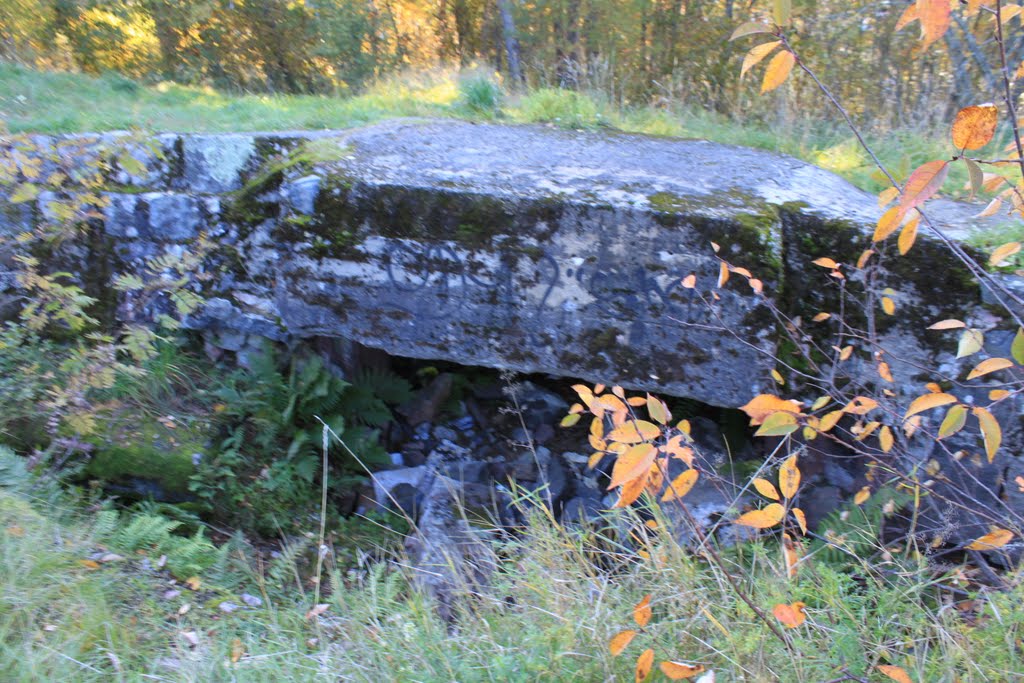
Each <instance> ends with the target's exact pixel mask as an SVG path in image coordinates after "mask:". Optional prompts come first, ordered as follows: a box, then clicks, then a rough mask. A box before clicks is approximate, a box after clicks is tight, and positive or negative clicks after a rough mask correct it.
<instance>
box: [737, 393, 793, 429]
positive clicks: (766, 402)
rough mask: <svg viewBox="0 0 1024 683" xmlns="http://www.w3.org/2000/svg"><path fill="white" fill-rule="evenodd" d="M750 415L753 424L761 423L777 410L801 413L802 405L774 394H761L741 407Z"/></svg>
mask: <svg viewBox="0 0 1024 683" xmlns="http://www.w3.org/2000/svg"><path fill="white" fill-rule="evenodd" d="M740 410H742V411H743V412H745V413H746V414H747V415H748V416H749V417H750V424H751V425H759V424H761V423H762V422H764V420H765V418H767V417H768V416H769V415H771V414H773V413H777V412H787V413H794V414H796V415H799V414H800V406H799V405H797V403H796V402H795V401H787V400H785V399H781V398H779V397H778V396H773V395H772V394H760V395H758V396H755V397H754V398H752V399H750V401H749V402H747V404H746V405H744V406H742V407H741V408H740Z"/></svg>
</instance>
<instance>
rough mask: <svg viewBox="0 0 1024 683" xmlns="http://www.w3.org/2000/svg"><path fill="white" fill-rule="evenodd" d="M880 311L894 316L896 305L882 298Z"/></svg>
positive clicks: (886, 298)
mask: <svg viewBox="0 0 1024 683" xmlns="http://www.w3.org/2000/svg"><path fill="white" fill-rule="evenodd" d="M882 310H883V311H885V314H886V315H895V313H896V303H895V302H894V301H893V300H892V299H890V298H889V297H887V296H883V297H882Z"/></svg>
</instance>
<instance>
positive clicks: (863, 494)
mask: <svg viewBox="0 0 1024 683" xmlns="http://www.w3.org/2000/svg"><path fill="white" fill-rule="evenodd" d="M870 497H871V487H870V486H864V487H862V488H861V490H860V491H857V495H855V496H854V497H853V504H854V505H861V504H863V503H864V502H865V501H866V500H867V499H868V498H870Z"/></svg>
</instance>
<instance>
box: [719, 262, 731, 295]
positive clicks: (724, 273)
mask: <svg viewBox="0 0 1024 683" xmlns="http://www.w3.org/2000/svg"><path fill="white" fill-rule="evenodd" d="M728 281H729V266H727V265H726V264H725V261H720V262H719V263H718V287H719V288H721V287H723V286H724V285H725V283H726V282H728Z"/></svg>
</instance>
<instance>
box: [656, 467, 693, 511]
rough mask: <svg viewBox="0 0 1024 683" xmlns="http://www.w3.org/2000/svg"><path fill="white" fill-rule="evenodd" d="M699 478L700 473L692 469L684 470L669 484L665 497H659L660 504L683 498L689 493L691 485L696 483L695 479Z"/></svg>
mask: <svg viewBox="0 0 1024 683" xmlns="http://www.w3.org/2000/svg"><path fill="white" fill-rule="evenodd" d="M699 476H700V472H698V471H697V470H693V469H690V470H686V471H685V472H683V473H682V474H680V475H679V476H678V477H676V478H675V479H673V480H672V483H671V484H669V486H668V488H667V489H665V495H663V496H662V497H661V502H663V503H668V502H670V501H673V500H676V499H677V498H682V497H683V496H685V495H686V494H687V493H689V492H690V489H692V488H693V485H694V484H696V483H697V478H698V477H699Z"/></svg>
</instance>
